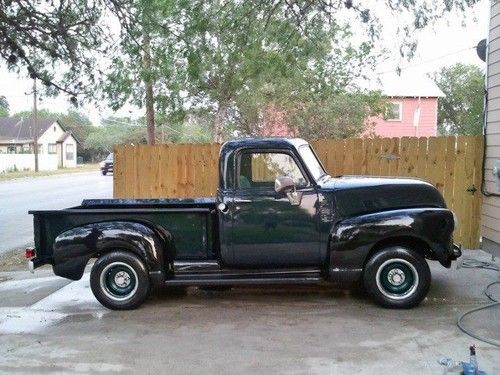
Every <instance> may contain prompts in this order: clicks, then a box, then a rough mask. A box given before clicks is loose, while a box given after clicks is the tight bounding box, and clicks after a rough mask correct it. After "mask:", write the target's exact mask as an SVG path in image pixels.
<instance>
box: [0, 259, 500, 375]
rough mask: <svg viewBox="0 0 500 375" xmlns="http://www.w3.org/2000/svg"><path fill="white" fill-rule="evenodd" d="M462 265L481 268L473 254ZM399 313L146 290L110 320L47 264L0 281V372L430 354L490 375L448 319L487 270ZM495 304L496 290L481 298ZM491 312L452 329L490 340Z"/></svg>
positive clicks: (330, 361)
mask: <svg viewBox="0 0 500 375" xmlns="http://www.w3.org/2000/svg"><path fill="white" fill-rule="evenodd" d="M465 256H466V257H474V258H476V259H478V260H482V261H491V256H489V255H487V254H486V253H484V252H482V251H467V252H466V254H465ZM431 269H432V276H433V284H432V287H431V290H430V292H429V295H428V298H426V299H425V300H424V301H423V302H422V304H421V305H420V306H419V307H417V308H414V309H411V310H389V309H383V308H380V307H378V306H376V305H374V304H373V303H372V302H371V301H370V300H369V299H368V298H367V297H366V296H365V295H364V294H362V293H359V292H358V293H353V292H347V291H339V290H334V289H332V288H331V287H267V288H258V287H246V288H235V289H233V290H231V291H226V292H204V291H201V290H199V289H196V288H190V289H189V290H188V292H187V294H186V295H183V294H181V293H177V294H176V295H174V296H172V295H171V294H170V293H169V291H168V290H159V291H155V292H154V293H153V294H152V296H151V297H150V298H149V300H148V301H147V302H146V303H145V304H144V305H143V306H142V307H141V308H139V309H137V310H132V311H111V310H108V309H106V308H104V307H102V306H101V305H100V304H99V303H98V302H97V301H96V300H95V298H94V297H93V295H92V293H91V291H90V288H89V274H88V273H86V274H85V275H84V277H83V278H82V279H81V280H79V281H75V282H70V281H69V280H65V279H61V278H58V277H55V276H54V275H53V274H52V271H51V269H50V268H49V267H44V268H43V269H41V270H37V271H36V272H35V274H34V275H31V274H29V273H28V272H26V271H18V272H0V294H1V296H2V298H1V299H0V372H1V373H13V372H16V373H34V372H37V373H38V372H57V373H68V372H77V373H95V372H103V373H115V372H123V373H141V374H159V373H163V374H193V373H211V374H216V373H217V374H248V373H255V374H266V373H267V374H269V373H273V374H274V373H276V374H278V373H284V374H352V373H357V374H386V373H387V374H429V375H430V374H441V373H442V372H443V367H441V366H440V365H439V364H438V359H439V358H440V357H441V356H448V357H451V358H453V359H454V360H463V361H468V346H469V345H470V344H472V343H475V344H476V347H477V354H478V361H479V366H480V368H481V369H483V370H485V371H486V372H487V373H488V374H498V373H500V356H499V355H498V352H499V351H498V348H495V347H494V346H492V345H489V344H485V343H482V342H480V341H478V340H475V339H473V338H472V337H470V336H467V335H466V334H464V333H462V332H461V331H460V330H459V329H458V328H457V326H456V321H457V318H458V317H459V316H460V315H461V314H462V313H464V312H465V311H466V310H468V309H471V308H473V307H475V306H481V305H484V304H487V303H488V299H487V298H486V297H485V295H484V294H483V290H484V287H485V286H486V285H487V284H488V283H489V282H492V281H494V280H496V279H497V278H496V273H495V272H493V271H486V270H477V269H459V270H456V269H455V268H454V267H453V268H452V269H445V268H443V267H441V266H440V265H439V264H437V263H436V262H431ZM491 292H493V293H494V297H496V298H498V297H499V296H500V287H496V288H495V289H492V290H491ZM498 312H499V308H498V307H496V308H490V309H489V310H484V311H482V312H478V313H475V314H473V315H471V316H469V317H468V318H466V319H465V320H464V324H465V325H466V326H467V327H468V328H470V329H473V330H474V331H475V332H476V333H477V334H480V335H485V336H489V337H491V338H494V339H496V340H498V339H500V337H499V336H498V335H499V333H500V320H499V319H498V316H499V314H498Z"/></svg>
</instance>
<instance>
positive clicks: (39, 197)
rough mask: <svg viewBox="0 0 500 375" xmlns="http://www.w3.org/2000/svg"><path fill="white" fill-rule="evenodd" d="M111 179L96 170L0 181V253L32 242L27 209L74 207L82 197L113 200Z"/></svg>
mask: <svg viewBox="0 0 500 375" xmlns="http://www.w3.org/2000/svg"><path fill="white" fill-rule="evenodd" d="M112 196H113V177H112V176H102V175H101V173H100V172H99V171H95V172H82V173H70V174H64V175H56V176H46V177H36V178H23V179H18V180H11V181H4V182H0V254H1V253H3V252H6V251H9V250H13V249H17V248H22V247H23V246H26V245H29V244H31V243H32V242H33V217H32V216H31V215H28V210H35V209H42V210H52V209H60V208H66V207H71V206H76V205H78V204H80V203H81V201H82V200H83V199H85V198H112Z"/></svg>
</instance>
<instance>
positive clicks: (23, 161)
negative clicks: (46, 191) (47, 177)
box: [0, 154, 57, 173]
mask: <svg viewBox="0 0 500 375" xmlns="http://www.w3.org/2000/svg"><path fill="white" fill-rule="evenodd" d="M38 169H39V170H40V171H52V170H56V169H57V155H43V154H42V155H38ZM13 170H18V171H23V170H35V156H34V154H0V173H4V172H11V171H13Z"/></svg>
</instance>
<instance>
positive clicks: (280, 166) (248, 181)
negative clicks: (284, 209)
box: [236, 152, 307, 189]
mask: <svg viewBox="0 0 500 375" xmlns="http://www.w3.org/2000/svg"><path fill="white" fill-rule="evenodd" d="M280 176H288V177H290V178H292V179H293V181H294V182H295V185H296V186H305V185H307V179H306V178H305V177H304V175H303V174H302V172H301V170H300V168H299V167H298V165H297V164H296V163H295V160H293V158H292V157H291V156H290V155H288V154H284V153H278V152H248V153H243V154H241V156H240V165H239V172H238V178H237V180H236V181H237V184H238V187H239V188H243V189H245V188H274V180H275V179H276V178H277V177H280Z"/></svg>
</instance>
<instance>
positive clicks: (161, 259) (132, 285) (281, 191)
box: [26, 138, 461, 309]
mask: <svg viewBox="0 0 500 375" xmlns="http://www.w3.org/2000/svg"><path fill="white" fill-rule="evenodd" d="M30 213H31V214H33V215H34V228H35V236H34V237H35V248H34V249H27V250H26V256H27V257H28V258H29V267H30V269H31V270H32V271H33V270H34V269H35V268H37V267H40V266H42V265H44V264H51V265H52V266H53V270H54V273H55V274H56V275H59V276H62V277H65V278H68V279H71V280H78V279H80V278H81V277H82V275H83V273H84V269H85V266H86V265H87V263H88V262H89V261H90V260H91V259H92V258H96V261H95V263H94V265H93V267H92V271H91V273H90V285H91V289H92V292H93V293H94V295H95V297H96V298H97V299H98V300H99V301H100V302H101V303H102V304H103V305H104V306H107V307H108V308H111V309H132V308H135V307H137V306H139V305H140V304H141V303H143V302H144V300H145V299H146V298H147V296H148V293H149V291H150V288H151V286H153V285H165V286H199V287H211V288H214V287H217V288H221V287H230V286H236V285H248V284H251V285H270V284H281V285H282V284H304V283H324V282H329V283H332V284H340V285H351V284H361V285H364V287H365V288H366V290H367V292H368V293H369V295H370V296H371V297H372V298H373V299H374V300H375V301H376V302H377V303H378V304H380V305H382V306H385V307H392V308H409V307H413V306H415V305H417V304H418V303H420V302H421V301H422V299H423V298H424V297H425V296H426V294H427V291H428V290H429V286H430V283H431V274H430V270H429V266H428V264H427V261H426V259H428V260H437V261H439V262H440V263H441V264H442V265H443V266H445V267H450V264H451V261H452V260H454V259H456V258H457V257H459V256H460V255H461V252H460V248H459V247H458V246H457V245H454V244H453V240H452V233H453V230H454V227H455V219H454V215H453V213H452V212H451V211H449V210H448V209H447V208H446V205H445V202H444V200H443V197H442V196H441V194H440V193H439V191H438V190H436V189H435V188H434V187H433V186H432V185H431V184H429V183H427V182H424V181H421V180H417V179H409V178H383V177H362V176H338V177H331V176H329V175H328V174H327V173H326V172H325V169H324V168H323V166H322V165H321V162H320V161H319V159H318V157H317V156H316V154H315V152H314V150H313V149H312V148H311V146H310V145H309V144H308V143H307V142H305V141H304V140H301V139H286V138H267V139H240V140H233V141H230V142H227V143H225V144H224V145H223V146H222V149H221V151H220V161H219V188H218V190H217V195H216V198H193V199H105V200H84V201H83V202H82V204H81V205H80V206H78V207H72V208H68V209H63V210H59V211H30Z"/></svg>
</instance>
